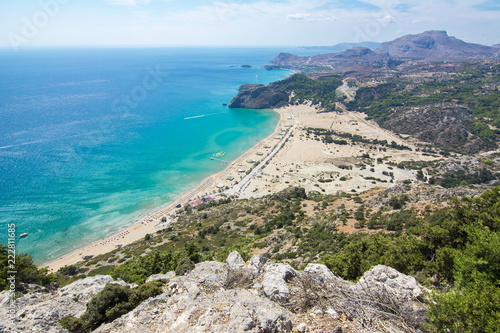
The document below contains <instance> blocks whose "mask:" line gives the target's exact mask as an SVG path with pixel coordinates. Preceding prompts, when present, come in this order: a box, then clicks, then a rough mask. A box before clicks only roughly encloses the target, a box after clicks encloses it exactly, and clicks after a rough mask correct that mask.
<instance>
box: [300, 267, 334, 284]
mask: <svg viewBox="0 0 500 333" xmlns="http://www.w3.org/2000/svg"><path fill="white" fill-rule="evenodd" d="M304 272H305V273H309V274H313V275H314V276H315V277H316V278H318V279H329V280H334V279H338V277H336V276H335V274H333V273H332V271H331V270H330V269H329V268H328V267H326V266H325V265H322V264H307V266H306V268H305V269H304Z"/></svg>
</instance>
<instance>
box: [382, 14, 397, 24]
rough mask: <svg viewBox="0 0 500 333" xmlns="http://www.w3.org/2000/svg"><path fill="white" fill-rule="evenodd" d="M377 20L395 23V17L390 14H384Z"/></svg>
mask: <svg viewBox="0 0 500 333" xmlns="http://www.w3.org/2000/svg"><path fill="white" fill-rule="evenodd" d="M379 21H380V22H382V23H395V22H396V19H395V18H394V17H393V16H391V15H385V16H384V17H382V18H381V19H380V20H379Z"/></svg>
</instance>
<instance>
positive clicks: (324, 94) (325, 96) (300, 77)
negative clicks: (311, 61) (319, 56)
mask: <svg viewBox="0 0 500 333" xmlns="http://www.w3.org/2000/svg"><path fill="white" fill-rule="evenodd" d="M341 85H342V80H341V79H340V78H339V77H337V76H334V75H329V76H323V77H320V78H318V79H316V80H315V79H311V78H309V77H307V76H306V75H305V74H300V73H299V74H294V75H292V76H290V77H288V78H286V79H284V80H281V81H277V82H274V83H272V84H271V85H269V86H268V87H269V88H270V89H273V90H276V91H278V92H282V93H286V95H287V96H288V95H289V94H290V93H292V92H293V97H292V100H291V102H292V103H294V104H301V103H305V102H307V101H311V102H312V104H314V105H318V106H320V107H321V108H322V109H323V110H324V111H327V112H329V111H334V110H335V102H336V101H338V97H337V95H336V93H335V90H336V89H337V88H338V87H340V86H341Z"/></svg>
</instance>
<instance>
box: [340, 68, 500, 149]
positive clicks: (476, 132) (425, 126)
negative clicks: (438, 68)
mask: <svg viewBox="0 0 500 333" xmlns="http://www.w3.org/2000/svg"><path fill="white" fill-rule="evenodd" d="M465 67H466V68H465V69H459V70H458V69H456V70H454V71H452V72H451V73H443V72H440V73H439V75H436V76H435V78H433V79H428V80H426V79H422V78H415V77H413V78H412V77H408V78H401V77H400V76H394V77H393V78H392V79H390V80H389V81H387V82H385V83H382V84H379V85H378V86H376V87H363V88H360V89H359V90H358V91H357V97H356V100H354V101H352V102H350V104H349V109H351V110H361V111H363V112H365V113H366V114H367V115H368V116H369V117H370V118H373V119H375V120H376V121H377V122H378V123H379V124H380V125H381V126H382V127H386V128H389V129H392V130H394V131H396V132H401V130H404V131H403V133H407V134H416V135H418V136H419V138H420V139H422V140H425V141H428V142H431V143H434V144H437V145H438V146H440V147H441V148H443V149H445V150H452V151H462V152H467V151H468V150H470V149H471V148H470V147H469V148H466V147H467V146H468V145H469V146H470V143H471V141H474V139H475V138H479V139H480V140H481V142H482V143H481V144H479V146H477V147H476V148H474V151H479V150H480V149H484V148H495V147H497V145H496V141H497V139H498V134H500V132H499V131H498V130H496V129H494V128H498V127H499V126H500V91H498V89H496V88H495V87H496V86H497V85H498V82H499V81H500V65H498V64H481V63H469V64H466V66H465ZM423 70H429V71H432V70H433V69H432V67H430V68H423ZM415 108H418V109H419V110H420V111H419V112H422V110H430V111H429V112H428V113H427V114H426V115H425V116H424V115H422V114H420V116H419V117H416V118H404V117H403V118H402V121H401V123H399V124H398V123H397V122H395V119H397V116H398V115H399V114H407V115H410V117H411V114H410V112H408V111H410V110H412V109H415ZM433 109H437V110H441V112H440V114H441V115H439V113H435V112H431V110H433ZM444 110H447V111H446V112H451V114H453V116H454V117H455V118H456V119H453V120H450V119H448V120H445V118H446V114H445V112H443V111H444ZM429 117H433V118H432V119H430V118H429ZM423 118H426V119H425V120H424V119H423ZM408 121H410V124H408ZM444 121H454V123H450V124H451V125H452V126H446V125H445V127H449V130H450V133H449V134H447V135H445V137H446V139H443V133H442V131H439V130H437V128H436V125H437V124H438V123H441V122H444ZM405 122H406V123H405ZM491 126H493V128H492V127H491ZM453 131H454V132H458V131H466V132H468V133H469V134H470V137H467V134H459V133H454V134H453V133H452V132H453ZM464 135H465V136H464Z"/></svg>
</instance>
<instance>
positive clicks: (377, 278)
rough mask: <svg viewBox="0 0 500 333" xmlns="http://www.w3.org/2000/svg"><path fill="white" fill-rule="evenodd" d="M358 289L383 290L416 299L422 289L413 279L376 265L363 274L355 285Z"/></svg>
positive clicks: (392, 269) (386, 267) (389, 268)
mask: <svg viewBox="0 0 500 333" xmlns="http://www.w3.org/2000/svg"><path fill="white" fill-rule="evenodd" d="M357 287H358V288H372V289H373V288H379V289H380V288H384V289H386V290H388V291H390V292H392V293H393V294H394V295H396V296H399V297H403V298H407V297H410V298H411V299H417V298H419V297H420V296H421V295H422V292H423V290H424V287H422V286H421V285H420V284H419V283H418V282H417V280H415V278H414V277H412V276H408V275H405V274H402V273H400V272H398V271H397V270H395V269H394V268H391V267H388V266H384V265H377V266H374V267H372V268H371V269H370V270H369V271H367V272H365V274H363V276H362V277H361V279H360V280H359V281H358V283H357Z"/></svg>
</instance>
